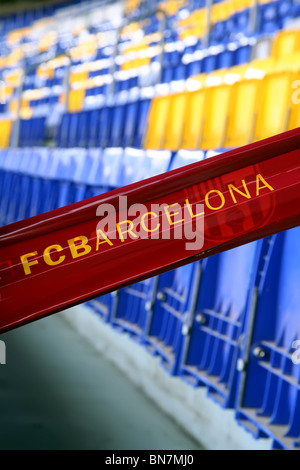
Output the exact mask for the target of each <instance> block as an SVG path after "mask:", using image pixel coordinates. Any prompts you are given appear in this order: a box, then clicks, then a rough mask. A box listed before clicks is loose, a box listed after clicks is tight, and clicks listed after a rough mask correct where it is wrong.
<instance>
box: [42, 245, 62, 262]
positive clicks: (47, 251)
mask: <svg viewBox="0 0 300 470" xmlns="http://www.w3.org/2000/svg"><path fill="white" fill-rule="evenodd" d="M51 250H56V251H63V248H62V247H61V246H60V245H51V246H47V248H45V250H44V254H43V257H44V261H45V263H46V264H49V266H55V265H56V264H60V263H62V262H63V261H64V259H65V258H66V257H65V255H63V256H60V257H59V258H58V260H56V261H53V259H52V258H51V256H50V251H51Z"/></svg>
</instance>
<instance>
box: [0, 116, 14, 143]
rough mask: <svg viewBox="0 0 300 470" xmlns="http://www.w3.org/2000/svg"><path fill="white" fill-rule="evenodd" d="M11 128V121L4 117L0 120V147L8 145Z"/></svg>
mask: <svg viewBox="0 0 300 470" xmlns="http://www.w3.org/2000/svg"><path fill="white" fill-rule="evenodd" d="M11 129H12V121H11V120H10V119H4V120H1V121H0V148H1V149H5V148H8V147H9V143H10V136H11Z"/></svg>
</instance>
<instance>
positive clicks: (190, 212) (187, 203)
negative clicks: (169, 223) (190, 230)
mask: <svg viewBox="0 0 300 470" xmlns="http://www.w3.org/2000/svg"><path fill="white" fill-rule="evenodd" d="M185 203H186V205H187V208H188V211H189V214H190V216H191V218H192V219H194V218H195V217H198V216H199V215H203V214H204V212H198V214H194V213H193V210H192V208H191V205H190V201H189V200H188V199H186V200H185Z"/></svg>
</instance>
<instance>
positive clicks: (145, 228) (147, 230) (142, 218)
mask: <svg viewBox="0 0 300 470" xmlns="http://www.w3.org/2000/svg"><path fill="white" fill-rule="evenodd" d="M147 215H151V216H152V215H153V216H154V217H158V215H157V214H156V213H155V212H146V214H143V215H142V217H141V226H142V227H143V229H144V230H145V231H146V232H155V231H156V230H158V229H159V227H160V223H159V222H157V225H156V227H155V228H152V229H149V228H147V227H146V224H145V218H146V217H147ZM154 217H153V218H154Z"/></svg>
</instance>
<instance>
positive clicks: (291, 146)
mask: <svg viewBox="0 0 300 470" xmlns="http://www.w3.org/2000/svg"><path fill="white" fill-rule="evenodd" d="M299 144H300V129H295V130H293V131H289V132H286V133H284V134H280V135H278V136H275V137H272V138H269V139H266V140H264V141H260V142H257V143H254V144H251V145H248V146H245V147H241V148H239V149H236V150H233V151H230V152H227V153H225V154H222V155H219V156H216V157H214V158H212V159H208V160H204V161H203V162H199V163H195V164H192V165H188V166H186V167H184V168H180V169H178V170H173V171H170V172H168V173H165V174H163V175H160V176H157V177H153V178H150V179H148V180H144V181H142V182H139V183H135V184H132V185H130V186H127V187H123V188H121V189H118V190H114V191H111V192H109V193H106V194H104V195H101V196H97V197H94V198H91V199H88V200H85V201H82V202H80V203H76V204H72V205H70V206H67V207H64V208H61V209H57V210H54V211H51V212H48V213H46V214H43V215H39V216H36V217H32V218H30V219H27V220H24V221H21V222H17V223H14V224H11V225H8V226H6V227H3V228H1V229H0V277H1V279H0V295H1V297H0V331H5V330H8V329H11V328H14V327H17V326H20V325H22V324H24V323H27V322H30V321H33V320H37V319H39V318H41V317H43V316H46V315H48V314H50V313H54V312H57V311H60V310H62V309H64V308H66V307H68V306H71V305H75V304H78V303H80V302H82V301H84V300H86V299H89V298H92V297H95V296H98V295H101V294H104V293H107V292H110V291H112V290H115V289H117V288H120V287H122V286H125V285H128V284H131V283H133V282H136V281H139V280H141V279H144V278H146V277H149V276H152V275H155V274H159V273H161V272H164V271H166V270H169V269H172V268H175V267H177V266H180V265H183V264H185V263H189V262H192V261H195V260H198V259H201V258H204V257H206V256H210V255H213V254H215V253H219V252H221V251H224V250H227V249H230V248H233V247H236V246H239V245H241V244H244V243H247V242H250V241H253V240H255V239H258V238H261V237H264V236H267V235H270V234H272V233H276V232H279V231H282V230H286V229H288V228H291V227H294V226H297V225H299V223H300V145H299ZM120 196H123V197H124V196H127V207H128V208H129V207H130V206H131V205H132V204H143V205H144V207H146V212H142V213H139V212H137V213H136V214H135V216H132V215H131V216H130V215H128V213H127V212H126V209H125V208H120V207H119V202H120V199H119V197H120ZM123 201H124V198H123ZM102 204H111V205H112V206H113V207H115V208H116V217H115V215H114V214H113V213H112V214H110V216H109V217H107V218H106V221H107V222H108V230H106V231H104V229H103V227H102V231H101V230H99V225H98V226H97V224H98V223H99V222H100V221H101V220H102V221H103V217H101V216H99V212H98V215H97V208H98V207H99V205H102ZM155 204H156V206H155ZM161 204H164V206H165V207H161V210H160V209H159V205H161ZM197 204H203V207H204V214H202V210H199V206H197V207H196V205H197ZM100 207H103V206H100ZM98 211H99V209H98ZM138 216H139V217H138ZM201 220H202V221H203V224H204V237H203V240H202V239H201V236H202V235H201V234H202V231H201V223H200V221H201ZM118 224H119V225H118ZM195 224H196V225H195ZM197 224H198V225H197ZM179 227H181V229H182V231H183V233H185V229H189V230H190V231H189V232H188V230H186V233H197V236H198V241H199V240H202V241H203V246H202V247H200V248H199V246H198V247H197V248H193V249H189V250H188V249H187V242H188V240H187V239H186V237H185V236H184V235H183V236H182V237H181V238H178V230H179ZM106 228H107V227H106ZM126 230H127V232H126ZM150 230H151V232H150ZM114 236H115V238H114ZM126 236H127V238H126Z"/></svg>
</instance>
